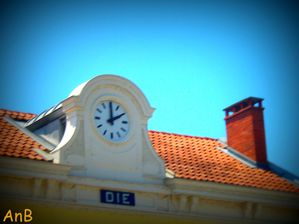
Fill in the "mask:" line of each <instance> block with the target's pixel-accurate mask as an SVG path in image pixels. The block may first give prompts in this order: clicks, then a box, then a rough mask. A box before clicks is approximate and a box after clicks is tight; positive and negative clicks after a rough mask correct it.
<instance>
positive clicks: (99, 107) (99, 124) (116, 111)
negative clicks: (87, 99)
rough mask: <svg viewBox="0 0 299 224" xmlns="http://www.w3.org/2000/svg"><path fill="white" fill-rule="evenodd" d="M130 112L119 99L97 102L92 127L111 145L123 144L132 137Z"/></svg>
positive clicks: (102, 99) (104, 99)
mask: <svg viewBox="0 0 299 224" xmlns="http://www.w3.org/2000/svg"><path fill="white" fill-rule="evenodd" d="M128 111H129V110H128V109H127V107H126V106H125V104H124V103H121V102H120V100H119V99H118V98H116V99H115V98H114V97H105V98H99V99H98V100H96V102H95V104H94V107H93V111H92V120H93V121H92V123H93V124H92V125H93V127H94V129H95V130H96V133H97V135H98V136H100V137H101V139H104V140H105V141H107V142H110V143H123V142H126V141H128V139H129V137H130V129H131V127H130V126H131V122H130V121H131V119H130V113H129V112H128Z"/></svg>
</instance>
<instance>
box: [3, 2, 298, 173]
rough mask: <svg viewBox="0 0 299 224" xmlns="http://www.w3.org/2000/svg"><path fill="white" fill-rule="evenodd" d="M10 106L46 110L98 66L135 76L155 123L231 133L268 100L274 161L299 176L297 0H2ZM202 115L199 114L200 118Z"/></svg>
mask: <svg viewBox="0 0 299 224" xmlns="http://www.w3.org/2000/svg"><path fill="white" fill-rule="evenodd" d="M0 10H1V11H0V27H1V35H0V71H1V73H0V74H1V84H0V85H1V86H0V99H1V101H0V107H2V108H7V109H12V110H19V111H25V112H32V113H40V112H42V111H43V110H45V109H47V108H49V107H51V106H52V105H55V104H56V103H58V102H60V101H61V100H63V99H64V98H66V97H67V96H68V94H69V93H70V92H71V91H72V90H73V89H74V88H75V87H76V86H77V85H79V84H80V83H82V82H84V81H86V80H88V79H90V78H92V77H94V76H95V75H97V74H118V75H121V76H123V77H126V78H128V79H130V80H131V81H133V82H134V83H135V84H136V85H137V86H139V88H140V89H141V90H142V91H143V92H144V94H145V95H146V97H147V98H148V100H149V102H150V104H151V105H152V106H153V107H155V108H156V111H155V112H154V114H153V117H152V118H151V119H150V121H149V129H153V130H159V131H167V132H174V133H181V134H188V135H196V136H209V137H216V138H218V137H224V136H225V135H226V134H225V124H224V120H223V118H224V112H223V111H222V109H223V108H225V107H227V106H229V105H231V104H233V103H235V102H237V101H239V100H241V99H243V98H246V97H248V96H256V97H261V98H264V99H265V101H264V106H265V108H266V109H265V128H266V138H267V150H268V159H269V160H270V161H271V162H274V163H276V164H278V165H280V166H282V167H284V168H285V169H287V170H289V171H291V172H293V173H296V174H297V175H299V163H298V158H299V156H298V150H299V149H298V146H297V145H298V140H297V134H298V133H299V126H298V124H299V118H298V106H297V102H298V100H297V96H298V95H299V94H298V83H299V82H298V77H297V76H298V64H299V44H298V40H299V33H298V28H299V18H298V17H299V16H298V15H299V10H298V6H297V4H296V3H295V1H270V0H269V1H201V0H198V1H190V0H184V1H183V0H181V1H175V0H174V1H163V0H162V1H158V0H151V1H125V0H123V1H121V0H119V1H114V0H112V1H7V2H5V1H1V3H0ZM190 114H192V116H190Z"/></svg>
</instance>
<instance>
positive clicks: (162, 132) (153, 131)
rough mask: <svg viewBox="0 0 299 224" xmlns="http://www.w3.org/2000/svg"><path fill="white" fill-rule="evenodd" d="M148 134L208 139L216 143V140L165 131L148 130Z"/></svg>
mask: <svg viewBox="0 0 299 224" xmlns="http://www.w3.org/2000/svg"><path fill="white" fill-rule="evenodd" d="M148 132H152V133H161V134H167V135H176V136H182V137H187V138H198V139H209V140H214V141H218V139H217V138H211V137H203V136H195V135H187V134H178V133H172V132H165V131H156V130H148Z"/></svg>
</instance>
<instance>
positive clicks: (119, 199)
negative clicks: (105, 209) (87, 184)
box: [100, 190, 135, 206]
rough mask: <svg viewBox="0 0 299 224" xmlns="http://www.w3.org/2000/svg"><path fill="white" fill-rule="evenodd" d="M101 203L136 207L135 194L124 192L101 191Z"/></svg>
mask: <svg viewBox="0 0 299 224" xmlns="http://www.w3.org/2000/svg"><path fill="white" fill-rule="evenodd" d="M100 197H101V202H102V203H107V204H117V205H127V206H135V194H134V193H130V192H122V191H110V190H101V192H100Z"/></svg>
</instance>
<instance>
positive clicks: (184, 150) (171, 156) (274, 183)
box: [0, 109, 299, 193]
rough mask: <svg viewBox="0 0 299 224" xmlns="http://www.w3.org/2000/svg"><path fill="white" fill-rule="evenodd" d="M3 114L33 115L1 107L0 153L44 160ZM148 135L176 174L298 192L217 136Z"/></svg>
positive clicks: (21, 117)
mask: <svg viewBox="0 0 299 224" xmlns="http://www.w3.org/2000/svg"><path fill="white" fill-rule="evenodd" d="M6 115H8V116H9V117H11V118H13V119H15V120H19V121H26V120H29V119H31V118H33V117H34V116H35V115H34V114H29V113H22V112H15V111H8V110H1V109H0V156H8V157H18V158H26V159H33V160H45V159H44V158H43V157H42V156H41V155H39V154H37V153H36V152H35V151H33V150H32V148H38V149H41V150H46V148H45V147H43V146H42V145H41V144H39V143H37V142H36V141H34V140H33V139H32V138H30V137H29V136H27V135H26V134H25V133H23V132H22V131H20V130H19V129H18V128H16V127H15V126H13V125H12V124H10V123H9V122H7V121H5V119H4V116H6ZM149 137H150V140H151V142H152V144H153V147H154V148H155V150H156V151H157V153H158V155H159V156H160V157H161V158H162V159H163V160H164V161H165V165H166V168H168V169H170V170H171V171H173V172H174V173H175V176H176V178H184V179H191V180H198V181H210V182H217V183H224V184H233V185H240V186H247V187H255V188H261V189H267V190H277V191H286V192H296V193H299V188H297V187H295V186H294V185H293V184H291V183H289V182H288V181H287V180H285V179H283V178H281V177H279V176H277V175H276V174H274V173H272V172H270V171H266V170H263V169H260V168H251V167H249V166H247V165H245V164H243V163H242V162H240V161H239V160H237V159H235V158H233V157H231V156H229V155H227V154H226V153H224V152H222V151H221V150H219V149H218V148H217V147H223V145H222V144H221V143H220V142H219V141H217V140H216V139H213V138H203V137H194V136H186V135H178V134H171V133H165V132H157V131H149Z"/></svg>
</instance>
